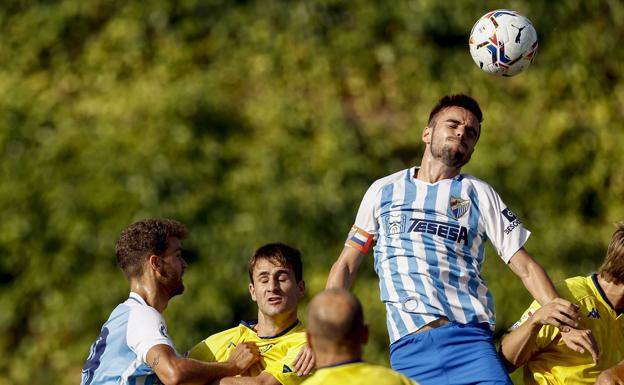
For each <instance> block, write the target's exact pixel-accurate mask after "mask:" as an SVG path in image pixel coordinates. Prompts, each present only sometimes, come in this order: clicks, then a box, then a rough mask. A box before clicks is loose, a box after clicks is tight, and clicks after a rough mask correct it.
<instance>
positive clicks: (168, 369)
mask: <svg viewBox="0 0 624 385" xmlns="http://www.w3.org/2000/svg"><path fill="white" fill-rule="evenodd" d="M259 358H260V354H259V353H258V349H257V348H256V346H255V345H254V344H250V343H242V344H239V345H238V346H237V347H236V349H234V351H232V354H230V358H229V359H228V361H226V362H202V361H197V360H193V359H190V358H183V357H178V355H177V354H176V352H175V351H174V350H173V348H171V347H170V346H169V345H164V344H162V345H156V346H154V347H152V348H151V349H150V350H149V351H148V352H147V356H146V359H147V363H148V365H149V366H150V367H151V368H152V370H154V372H155V373H156V375H157V376H158V378H159V379H160V381H162V383H163V384H165V385H178V384H189V383H193V384H195V383H198V384H204V383H206V382H209V381H212V380H214V379H217V378H221V377H226V376H235V375H238V374H240V373H243V372H244V371H246V370H247V369H248V368H249V367H250V366H251V365H252V364H254V363H255V362H256V361H258V359H259Z"/></svg>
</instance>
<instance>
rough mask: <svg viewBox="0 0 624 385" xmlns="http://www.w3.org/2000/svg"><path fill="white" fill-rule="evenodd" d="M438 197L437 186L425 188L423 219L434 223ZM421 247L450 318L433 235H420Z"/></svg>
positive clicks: (439, 297) (449, 308)
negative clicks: (423, 248) (423, 249)
mask: <svg viewBox="0 0 624 385" xmlns="http://www.w3.org/2000/svg"><path fill="white" fill-rule="evenodd" d="M437 197H438V185H434V186H427V195H426V196H425V205H424V211H425V219H427V220H432V221H435V220H436V219H437V218H436V201H437ZM421 237H422V241H423V245H424V247H425V257H426V259H427V264H428V265H429V269H428V270H429V275H430V276H431V278H432V281H433V284H434V286H435V289H436V292H437V295H436V296H437V297H438V300H439V301H440V303H441V304H442V307H443V308H444V313H445V314H447V315H448V316H449V317H452V315H453V311H452V310H451V307H450V306H449V300H448V298H447V296H446V293H445V292H444V286H443V285H442V284H441V281H440V268H439V267H438V256H437V255H436V244H435V240H434V239H433V235H431V234H428V233H422V234H421Z"/></svg>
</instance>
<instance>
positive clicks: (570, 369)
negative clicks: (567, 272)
mask: <svg viewBox="0 0 624 385" xmlns="http://www.w3.org/2000/svg"><path fill="white" fill-rule="evenodd" d="M557 291H558V292H559V294H560V295H561V297H563V298H565V299H567V300H569V301H571V302H572V303H575V304H577V305H579V307H580V309H579V312H580V313H581V315H582V316H583V319H582V320H581V321H580V326H581V327H582V328H588V329H590V330H591V331H592V333H593V335H594V338H595V339H596V342H597V344H598V349H599V354H600V355H599V359H598V364H595V363H594V362H593V360H592V357H591V355H590V354H589V353H587V352H586V353H585V354H580V353H576V352H573V351H572V350H570V349H569V348H568V347H567V346H566V345H565V344H564V342H563V340H562V339H561V334H560V332H559V329H557V328H556V327H554V326H552V325H545V326H542V328H541V329H540V331H539V333H538V335H537V337H536V344H537V347H538V351H537V353H536V354H535V355H534V356H533V357H532V358H531V360H529V361H528V362H527V363H526V365H525V367H524V383H525V384H526V385H535V384H539V385H546V384H593V383H594V382H595V381H596V378H597V377H598V375H599V374H600V372H602V371H603V370H605V369H608V368H610V367H611V366H614V365H616V364H618V363H619V362H621V361H622V360H624V316H623V315H622V311H619V312H618V311H617V310H616V309H614V308H613V306H612V304H611V303H610V302H609V300H608V299H607V296H606V295H605V293H604V292H603V290H602V288H601V287H600V285H599V284H598V281H597V277H596V274H594V275H591V276H588V277H573V278H569V279H566V280H565V281H564V282H563V283H562V284H559V285H557ZM539 307H540V305H539V304H538V303H537V302H536V301H534V302H533V303H532V304H531V306H530V307H529V308H528V309H527V310H526V311H525V313H524V314H523V315H522V318H521V319H520V320H519V321H518V322H516V324H515V325H514V326H513V327H512V328H516V327H518V326H520V325H521V324H522V323H524V322H525V321H526V320H527V319H528V318H529V317H530V316H531V315H532V314H533V313H534V312H535V311H536V310H537V309H539Z"/></svg>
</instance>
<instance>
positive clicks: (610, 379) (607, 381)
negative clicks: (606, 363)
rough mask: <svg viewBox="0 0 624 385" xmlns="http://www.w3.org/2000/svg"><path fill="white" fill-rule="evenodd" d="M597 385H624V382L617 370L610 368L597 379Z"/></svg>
mask: <svg viewBox="0 0 624 385" xmlns="http://www.w3.org/2000/svg"><path fill="white" fill-rule="evenodd" d="M595 384H596V385H624V380H623V379H622V378H621V377H620V376H618V373H617V369H616V368H609V369H607V370H605V371H604V372H602V373H600V375H599V376H598V378H597V379H596V383H595Z"/></svg>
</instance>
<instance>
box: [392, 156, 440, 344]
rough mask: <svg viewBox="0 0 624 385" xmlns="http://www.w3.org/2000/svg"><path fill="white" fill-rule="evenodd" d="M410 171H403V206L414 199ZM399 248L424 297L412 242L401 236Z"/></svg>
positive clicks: (418, 319)
mask: <svg viewBox="0 0 624 385" xmlns="http://www.w3.org/2000/svg"><path fill="white" fill-rule="evenodd" d="M412 172H413V171H412V169H409V168H408V169H407V172H406V173H405V179H404V181H403V182H404V183H405V195H404V196H403V204H404V205H405V206H412V204H413V203H414V201H415V200H416V193H417V191H416V185H415V184H414V182H413V181H412ZM401 248H402V249H403V250H405V256H406V259H407V263H408V266H409V267H408V272H409V278H410V279H411V280H412V282H414V285H415V286H416V292H417V293H418V294H420V296H421V299H422V298H426V296H427V294H426V293H427V292H426V291H425V286H424V284H423V282H422V280H421V278H420V275H419V274H417V273H418V264H417V262H416V258H418V257H417V256H416V255H415V254H414V243H413V242H412V241H411V239H409V238H407V239H406V238H403V239H402V240H401ZM399 284H400V290H401V291H402V292H405V288H404V287H403V282H399ZM397 290H398V288H397ZM404 300H405V299H404ZM423 303H424V305H425V306H426V307H427V311H428V312H431V311H432V307H431V306H430V304H429V303H428V302H426V301H423ZM410 316H411V318H412V319H414V323H415V324H416V325H424V324H425V320H424V319H423V317H422V316H421V315H420V314H417V313H410ZM403 334H404V333H401V335H403Z"/></svg>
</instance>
